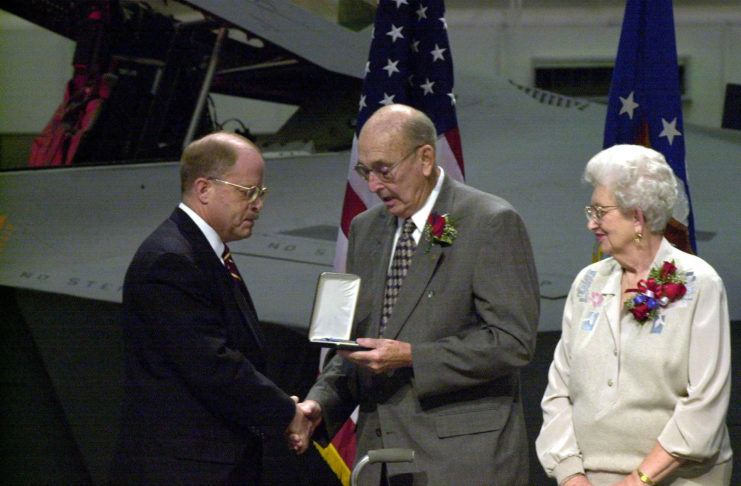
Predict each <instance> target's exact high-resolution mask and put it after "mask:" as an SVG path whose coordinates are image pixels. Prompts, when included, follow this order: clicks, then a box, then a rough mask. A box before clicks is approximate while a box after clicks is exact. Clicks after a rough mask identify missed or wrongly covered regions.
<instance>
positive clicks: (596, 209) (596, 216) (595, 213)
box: [584, 204, 617, 223]
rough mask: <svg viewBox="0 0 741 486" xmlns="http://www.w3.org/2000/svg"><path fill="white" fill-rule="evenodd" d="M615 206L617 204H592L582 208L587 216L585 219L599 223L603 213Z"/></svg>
mask: <svg viewBox="0 0 741 486" xmlns="http://www.w3.org/2000/svg"><path fill="white" fill-rule="evenodd" d="M616 208H617V206H600V205H599V204H593V205H591V206H587V207H585V208H584V214H585V215H586V216H587V220H591V221H594V222H595V223H599V222H600V221H602V217H603V216H604V215H605V214H607V213H608V212H610V211H612V210H613V209H616Z"/></svg>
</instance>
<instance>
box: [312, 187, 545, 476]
mask: <svg viewBox="0 0 741 486" xmlns="http://www.w3.org/2000/svg"><path fill="white" fill-rule="evenodd" d="M433 212H436V213H438V214H446V213H447V214H448V215H449V217H450V218H451V219H452V220H453V222H454V224H455V227H456V228H457V230H458V237H457V238H456V239H455V241H454V242H453V244H452V245H451V246H448V247H444V248H443V247H440V246H439V245H431V246H430V245H429V244H428V242H427V241H426V239H425V238H424V236H423V238H422V239H421V240H420V243H419V245H418V247H417V250H416V252H415V254H414V257H413V260H412V263H411V265H410V268H409V273H408V274H407V277H406V279H405V280H404V283H403V285H402V288H401V290H400V294H399V297H398V300H397V302H396V306H395V308H394V311H393V315H392V316H391V318H390V319H389V322H388V324H387V326H386V330H385V331H384V337H386V338H389V339H397V340H400V341H406V342H409V343H411V344H412V361H413V366H412V368H405V369H399V370H396V371H395V372H393V373H387V374H380V375H373V374H372V373H371V372H369V371H367V370H365V369H363V368H361V367H358V366H355V365H354V364H352V363H350V362H349V361H346V360H344V359H342V358H341V357H340V356H335V357H333V358H332V360H331V361H330V362H329V364H328V365H327V367H326V368H325V370H324V371H323V373H322V375H321V376H320V377H319V379H318V381H317V383H316V384H315V385H314V387H313V388H312V390H311V391H310V393H309V395H308V397H307V398H309V399H314V400H317V401H318V402H319V403H320V404H321V405H322V409H323V413H324V426H325V428H326V433H327V435H328V437H332V436H333V435H334V434H335V433H336V432H337V430H338V429H339V428H340V427H341V426H342V424H343V423H344V422H345V420H346V418H347V417H348V415H349V414H350V413H351V412H352V410H353V409H354V408H355V406H356V405H359V406H360V413H359V418H358V423H357V432H358V449H357V456H356V457H357V458H360V457H362V456H363V455H364V454H365V453H366V452H367V451H368V450H369V449H376V448H382V447H386V448H388V447H405V448H411V449H414V451H415V453H416V458H415V463H414V464H413V465H406V464H391V465H389V466H388V471H389V476H397V479H403V480H404V483H405V484H415V485H419V484H428V485H449V484H456V483H457V484H477V485H480V484H492V485H526V484H527V483H528V459H527V457H528V452H527V439H526V432H525V423H524V417H523V413H522V405H521V403H520V390H519V371H518V370H519V368H520V367H522V366H524V365H526V364H527V363H528V362H529V361H530V360H531V358H532V356H533V353H534V348H535V337H536V327H537V321H538V312H539V295H538V280H537V276H536V271H535V265H534V262H533V257H532V251H531V248H530V242H529V239H528V236H527V232H526V230H525V227H524V225H523V223H522V220H521V219H520V217H519V215H518V214H517V213H516V212H515V210H514V209H513V208H512V206H511V205H510V204H509V203H507V202H506V201H504V200H503V199H501V198H498V197H496V196H492V195H490V194H486V193H483V192H480V191H478V190H475V189H473V188H470V187H468V186H466V185H463V184H461V183H458V182H455V181H453V180H452V179H449V178H448V177H446V178H445V180H444V181H443V186H442V189H441V192H440V195H439V197H438V199H437V201H436V203H435V206H434V208H433ZM395 230H396V218H395V216H393V215H391V214H389V213H388V212H387V211H386V209H385V208H384V207H383V206H382V205H379V206H376V207H374V208H372V209H370V210H368V211H366V212H364V213H363V214H361V215H359V216H357V217H356V218H355V219H354V220H353V222H352V225H351V229H350V237H349V243H348V254H347V269H348V272H352V273H356V274H358V275H360V277H361V278H362V285H361V293H360V298H359V301H358V306H357V310H356V326H357V336H369V337H376V336H377V335H378V325H379V321H380V317H381V316H380V313H381V308H382V302H383V293H384V285H385V275H386V269H387V267H388V264H389V258H390V253H391V245H392V243H393V236H394V232H395ZM379 474H380V467H375V468H370V467H369V468H366V470H365V472H364V473H363V475H362V477H363V484H369V485H374V486H376V485H378V484H379Z"/></svg>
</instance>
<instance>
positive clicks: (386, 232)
mask: <svg viewBox="0 0 741 486" xmlns="http://www.w3.org/2000/svg"><path fill="white" fill-rule="evenodd" d="M374 228H375V229H374V230H372V234H373V236H372V243H371V249H370V251H369V253H368V255H369V258H368V261H369V262H380V264H378V265H375V266H374V267H373V279H372V281H373V282H378V285H376V288H375V289H373V305H372V307H371V321H370V326H369V332H368V335H369V336H371V337H377V336H378V329H379V326H380V323H381V311H382V309H383V296H384V292H385V290H386V271H387V270H388V266H389V261H390V259H391V247H392V245H393V244H394V234H395V233H396V216H394V215H393V214H391V213H389V212H387V211H383V212H382V213H379V217H378V223H377V226H375V225H374ZM369 240H371V238H369ZM361 285H362V284H361Z"/></svg>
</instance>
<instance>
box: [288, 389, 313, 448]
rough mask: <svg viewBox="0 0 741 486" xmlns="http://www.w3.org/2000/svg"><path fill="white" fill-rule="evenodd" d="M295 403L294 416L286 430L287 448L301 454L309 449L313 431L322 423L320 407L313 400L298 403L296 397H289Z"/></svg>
mask: <svg viewBox="0 0 741 486" xmlns="http://www.w3.org/2000/svg"><path fill="white" fill-rule="evenodd" d="M291 398H292V399H293V401H294V402H296V415H294V417H293V420H291V423H290V424H289V425H288V428H287V429H286V432H285V434H286V440H287V441H288V447H289V448H290V449H292V450H294V451H296V454H303V453H304V452H306V449H308V447H309V443H310V441H311V435H312V434H313V433H314V429H316V428H317V426H318V425H319V424H320V423H321V421H322V407H321V406H320V405H319V403H317V402H315V401H314V400H306V401H303V402H300V403H299V401H298V397H296V396H293V397H291Z"/></svg>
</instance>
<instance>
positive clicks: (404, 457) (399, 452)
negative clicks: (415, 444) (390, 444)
mask: <svg viewBox="0 0 741 486" xmlns="http://www.w3.org/2000/svg"><path fill="white" fill-rule="evenodd" d="M412 461H414V451H413V450H412V449H399V448H395V449H376V450H371V451H368V462H369V463H371V464H373V463H375V462H412Z"/></svg>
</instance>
